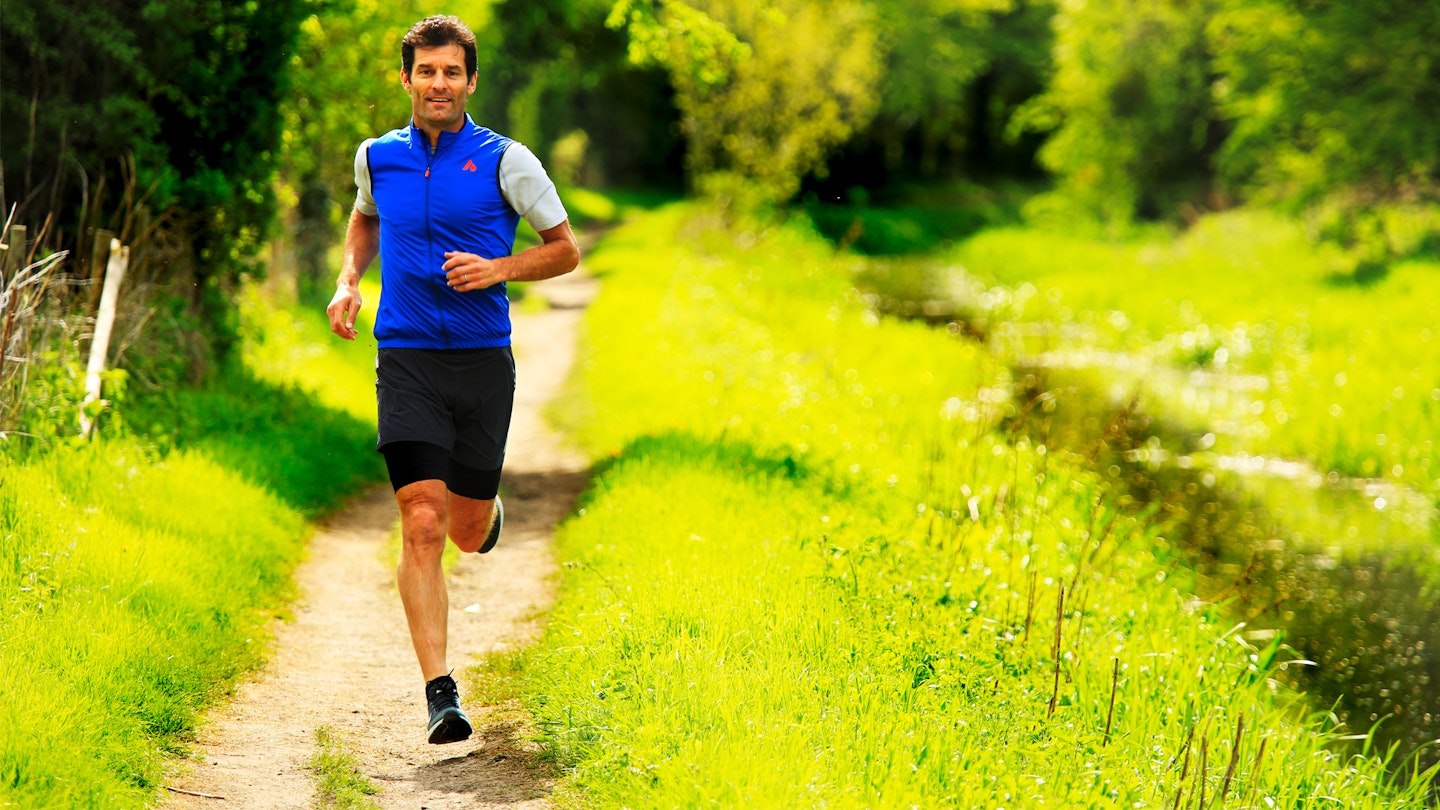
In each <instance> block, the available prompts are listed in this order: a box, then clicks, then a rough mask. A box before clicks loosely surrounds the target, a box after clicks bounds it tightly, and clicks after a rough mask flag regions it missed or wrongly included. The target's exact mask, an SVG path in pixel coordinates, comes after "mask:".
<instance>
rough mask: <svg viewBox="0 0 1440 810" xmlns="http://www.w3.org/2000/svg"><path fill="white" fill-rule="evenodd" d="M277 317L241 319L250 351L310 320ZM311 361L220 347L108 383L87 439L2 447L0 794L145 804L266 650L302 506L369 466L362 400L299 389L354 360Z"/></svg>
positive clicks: (306, 336)
mask: <svg viewBox="0 0 1440 810" xmlns="http://www.w3.org/2000/svg"><path fill="white" fill-rule="evenodd" d="M270 317H271V318H272V319H280V318H284V317H290V318H293V319H295V320H297V321H303V320H304V319H305V318H306V317H308V316H305V315H293V316H284V315H283V314H282V313H280V312H278V311H277V312H272V313H271V315H270ZM252 324H253V321H252ZM274 327H275V323H270V324H268V325H267V324H259V325H255V326H254V329H257V330H259V331H260V332H263V336H264V337H265V340H266V341H267V342H266V351H267V352H273V353H289V354H292V355H293V351H292V350H294V349H296V348H298V347H299V346H300V345H301V344H302V343H304V342H312V341H320V340H323V333H315V332H313V331H312V332H308V333H307V332H305V331H304V330H300V331H296V332H284V331H281V330H277V329H275V328H274ZM287 335H289V337H287ZM256 337H257V335H255V334H252V339H255V338H256ZM337 342H338V341H337ZM347 362H349V363H350V365H349V366H347ZM309 368H311V369H312V370H313V372H312V373H309V374H307V375H305V378H304V379H302V381H301V382H295V381H294V380H293V378H292V379H291V381H289V382H282V381H281V380H282V377H283V375H282V374H280V373H279V372H276V371H274V370H273V369H272V370H267V369H266V368H264V367H263V364H260V363H257V364H256V366H255V367H250V368H247V367H236V368H234V369H231V370H229V371H228V372H226V373H225V374H222V375H221V376H220V377H219V378H218V379H217V380H216V381H214V382H213V383H212V384H211V385H210V386H208V387H206V388H204V389H201V390H194V391H183V392H175V393H172V394H165V395H155V396H150V397H143V398H139V399H137V400H135V401H129V400H126V401H124V402H122V403H121V405H120V406H119V409H118V416H119V419H118V420H117V419H115V418H111V419H110V420H109V421H108V422H106V423H104V424H105V425H106V430H105V432H104V435H103V440H101V441H96V442H93V443H91V444H85V445H79V446H72V445H70V444H66V443H63V442H62V443H56V444H54V445H53V446H52V447H51V448H50V449H49V450H47V451H45V452H35V453H30V454H28V455H27V457H26V459H25V460H24V461H23V462H22V461H19V460H17V459H16V458H13V457H9V456H0V575H3V579H0V581H3V582H4V583H5V584H4V585H3V586H0V672H3V673H4V677H3V678H0V806H16V807H21V808H40V807H43V808H57V809H63V808H90V807H100V806H104V807H135V808H139V807H145V806H148V805H149V804H150V803H151V802H152V801H153V799H154V795H155V792H156V790H157V788H158V785H159V784H160V780H161V778H162V776H163V771H164V768H165V765H166V762H167V760H168V758H170V757H172V756H174V755H176V754H177V753H180V752H182V751H184V750H185V748H186V746H187V745H188V744H189V743H190V742H191V741H192V740H193V734H194V729H195V724H196V722H197V719H198V717H199V712H200V711H201V710H202V709H203V708H204V707H206V706H208V705H210V704H211V703H213V702H214V701H215V700H217V699H218V698H220V697H221V696H222V695H223V694H224V693H225V692H226V691H227V690H228V689H229V688H230V687H231V685H232V684H233V683H234V681H235V679H236V678H237V677H238V676H239V675H240V674H241V673H242V672H244V671H245V670H247V669H249V668H251V667H254V666H255V665H257V664H258V663H260V662H261V661H262V660H263V658H264V655H265V648H266V640H267V639H266V626H267V624H268V622H269V621H270V620H271V618H272V617H274V616H275V615H277V613H281V612H283V611H284V609H285V608H284V606H285V604H286V602H287V600H288V598H289V596H290V594H291V587H292V585H291V578H290V575H291V572H292V571H293V569H294V566H295V565H296V563H297V562H298V560H299V558H300V556H301V554H302V552H303V548H304V544H305V541H306V539H307V537H308V535H309V527H308V524H307V523H306V521H305V519H304V518H305V516H306V515H315V514H320V513H323V512H324V511H326V510H328V509H331V508H333V507H334V506H335V505H336V504H338V503H339V502H341V501H342V500H343V499H345V498H346V497H348V496H349V495H351V494H352V493H354V491H355V490H356V489H357V488H358V487H359V486H360V485H361V484H363V483H365V482H368V481H373V480H376V479H377V478H378V477H379V474H380V466H379V465H378V464H377V463H376V462H375V460H374V458H375V455H376V454H375V453H374V445H373V435H374V434H373V430H374V427H373V417H371V420H370V421H369V422H368V423H367V421H366V420H365V419H363V418H361V417H359V416H356V415H351V414H347V413H343V412H340V411H337V410H335V409H334V408H331V407H325V406H324V405H323V404H321V403H320V402H319V401H318V396H317V395H315V394H313V393H311V391H313V390H315V389H316V388H319V387H322V386H323V385H324V381H325V380H327V379H333V378H334V376H335V375H345V374H353V373H356V372H354V371H353V370H347V369H353V361H346V360H344V359H343V358H340V357H337V356H335V355H333V354H332V355H325V354H323V353H322V354H320V355H316V356H313V357H312V358H311V361H310V365H309ZM307 380H308V382H307ZM302 383H303V384H302ZM306 386H311V387H308V388H307V387H306Z"/></svg>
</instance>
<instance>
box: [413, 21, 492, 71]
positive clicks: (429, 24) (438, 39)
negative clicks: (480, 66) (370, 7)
mask: <svg viewBox="0 0 1440 810" xmlns="http://www.w3.org/2000/svg"><path fill="white" fill-rule="evenodd" d="M446 45H459V46H460V47H461V48H462V49H463V50H464V51H465V78H466V79H469V78H470V77H471V76H474V75H475V69H476V67H475V64H476V63H475V34H473V33H471V31H470V27H469V26H468V25H466V24H465V23H463V22H461V21H460V18H459V17H455V16H451V15H449V14H435V15H432V16H430V17H426V18H425V19H423V20H421V21H420V22H417V23H415V24H414V25H412V26H410V30H409V31H408V32H406V34H405V38H404V39H402V40H400V69H401V70H403V71H405V75H406V76H409V75H410V69H411V68H413V67H414V66H415V49H416V48H441V47H444V46H446Z"/></svg>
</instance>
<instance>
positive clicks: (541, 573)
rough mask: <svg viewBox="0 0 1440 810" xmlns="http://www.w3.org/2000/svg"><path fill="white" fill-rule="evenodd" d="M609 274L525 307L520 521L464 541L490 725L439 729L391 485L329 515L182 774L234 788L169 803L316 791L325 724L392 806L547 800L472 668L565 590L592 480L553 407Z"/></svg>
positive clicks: (458, 663) (456, 649)
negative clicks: (279, 610) (551, 414)
mask: <svg viewBox="0 0 1440 810" xmlns="http://www.w3.org/2000/svg"><path fill="white" fill-rule="evenodd" d="M594 287H595V282H594V280H593V279H591V278H589V277H587V276H585V275H583V274H581V273H574V274H570V275H568V276H562V277H561V278H558V279H552V280H550V281H547V282H542V283H540V284H536V285H532V286H531V290H530V292H531V293H532V294H537V295H542V296H544V297H545V298H546V299H547V300H549V301H550V302H551V308H550V309H549V310H548V311H546V312H543V313H538V314H523V315H517V316H516V318H515V358H516V364H517V367H518V378H519V390H518V392H517V395H516V403H515V415H514V418H513V421H512V424H511V431H510V443H509V448H510V449H509V453H508V455H507V459H506V468H505V477H504V480H503V481H502V484H501V492H502V494H503V495H504V497H505V503H506V510H505V533H504V535H503V537H502V538H501V540H500V545H499V546H497V547H496V549H495V550H494V551H492V552H491V553H489V554H486V555H484V556H479V555H463V556H462V558H461V559H460V561H459V562H458V563H456V565H455V567H454V569H453V570H452V572H451V577H450V647H449V649H450V664H451V665H452V666H454V667H455V668H456V670H457V672H456V675H457V680H458V681H460V683H461V699H462V701H466V710H467V711H468V712H469V713H470V715H471V718H472V719H473V720H474V721H475V723H476V734H475V736H473V737H471V738H470V739H469V740H467V741H465V742H463V743H458V744H454V745H445V746H433V745H428V744H426V742H425V736H424V731H425V706H424V697H423V695H424V692H423V689H424V684H423V681H422V680H421V677H420V670H419V667H418V666H417V665H416V663H415V657H414V652H413V650H412V648H411V646H410V638H409V635H408V633H407V632H406V630H405V619H404V615H403V613H402V611H401V607H400V601H399V597H398V596H397V595H396V593H395V590H394V568H393V565H392V564H391V562H390V561H389V560H387V559H384V548H385V545H386V543H387V542H388V539H389V536H390V533H391V530H392V527H393V525H394V523H395V521H396V519H397V517H398V514H397V511H396V508H395V501H394V496H393V495H392V494H391V492H390V489H389V487H388V486H382V487H379V488H376V489H374V490H372V491H370V492H369V493H367V494H366V495H365V497H363V498H362V499H360V500H358V501H357V502H356V503H355V504H354V505H352V506H351V507H349V508H347V509H346V510H345V511H344V512H342V513H341V514H339V515H337V516H336V517H335V518H334V519H333V520H331V521H330V522H329V523H328V524H327V525H325V526H323V527H321V529H320V530H319V533H318V534H317V536H316V537H315V539H314V541H313V543H312V544H311V552H310V557H309V559H308V560H307V561H306V562H305V563H304V564H303V565H302V566H301V567H300V569H299V571H298V573H297V580H298V582H299V586H300V591H301V597H300V600H299V602H298V603H297V604H296V606H295V614H296V615H295V619H294V621H292V622H289V623H285V624H280V625H278V626H277V628H276V648H275V655H274V658H273V659H272V661H271V662H270V664H269V666H267V667H266V669H265V670H264V671H263V672H261V673H259V674H258V675H257V676H256V677H254V678H252V679H250V680H248V681H246V682H245V683H244V684H242V685H241V687H240V688H239V690H238V692H237V695H236V698H235V700H234V702H233V703H232V704H231V705H229V706H227V707H225V708H223V709H221V710H219V711H217V712H215V713H214V714H213V715H212V717H211V718H210V720H209V722H208V723H207V724H206V726H205V727H204V729H203V730H202V732H201V739H200V742H201V748H202V751H203V756H202V758H200V759H199V761H197V762H193V763H186V764H185V765H184V766H183V767H182V769H181V772H179V773H177V774H176V775H175V776H174V777H173V778H172V779H171V780H170V782H169V786H170V787H171V788H174V789H177V790H183V791H188V792H189V793H200V794H207V795H209V796H212V797H223V799H220V798H204V797H199V796H193V795H189V794H188V793H177V792H173V791H168V790H167V791H166V792H165V795H164V796H162V801H163V803H162V805H161V806H162V807H164V808H170V809H171V810H188V808H201V807H203V808H225V809H226V810H231V809H232V808H254V810H287V809H288V808H310V807H313V806H314V804H313V802H314V798H315V789H314V780H313V776H312V773H311V771H310V770H309V767H308V766H309V762H310V760H311V758H312V757H313V756H314V754H315V752H316V736H315V731H316V729H317V728H318V727H320V726H328V727H330V728H331V729H332V730H334V731H335V732H337V734H338V735H339V737H340V738H341V740H342V741H343V746H344V748H345V749H346V750H348V751H350V752H352V753H353V754H354V755H355V756H356V758H357V759H358V760H359V761H360V763H361V770H362V771H363V773H364V774H365V775H366V776H367V777H369V778H370V779H371V780H372V781H373V782H375V783H376V784H378V785H380V786H381V788H382V790H381V792H380V794H379V795H378V796H377V797H376V798H377V800H378V802H379V804H380V806H381V807H384V808H386V810H390V808H407V809H408V810H419V809H420V808H425V810H447V809H449V808H456V809H458V808H490V807H506V808H539V807H547V806H548V804H549V803H548V801H547V799H546V797H547V795H548V793H549V790H550V782H549V774H548V773H547V772H546V770H545V768H544V767H543V766H541V765H540V764H539V763H537V761H536V759H535V756H534V754H533V752H531V751H528V750H526V749H525V748H524V746H523V745H522V743H521V742H520V741H519V740H518V739H517V736H516V734H515V731H514V729H513V728H511V727H510V726H508V725H507V724H505V723H503V722H501V721H496V720H491V719H488V718H487V714H488V712H487V711H486V710H485V708H484V707H482V706H478V705H476V704H474V703H473V702H470V701H469V699H468V695H467V690H466V689H465V681H464V679H462V678H460V677H459V675H460V672H459V670H461V669H462V668H463V667H465V666H466V665H467V664H470V663H473V661H474V656H480V655H484V654H486V653H489V652H491V651H495V650H500V649H504V648H506V647H509V646H513V645H517V644H524V643H526V642H528V641H529V640H531V639H533V638H534V636H535V635H536V633H537V631H538V629H539V627H538V624H537V622H536V618H535V617H536V616H537V615H538V614H539V613H540V612H541V611H543V609H544V608H545V607H546V606H547V605H548V604H549V602H550V600H551V591H550V586H551V574H552V572H553V570H554V567H555V563H554V561H553V559H552V555H551V535H552V532H553V531H554V528H555V526H556V524H557V523H558V522H559V521H560V520H562V519H563V518H564V517H565V516H566V515H567V514H568V513H569V511H570V510H571V508H572V506H573V504H574V502H575V498H576V497H577V496H578V495H579V493H580V491H581V490H582V488H583V486H584V483H585V479H586V473H585V469H586V464H585V461H584V459H583V458H582V457H580V456H578V455H577V454H575V453H573V452H571V451H569V450H567V449H566V448H564V447H563V446H562V445H561V443H560V440H559V438H558V437H557V436H556V435H554V433H553V432H552V431H551V430H550V429H549V427H548V426H547V425H546V424H545V422H544V419H543V416H542V413H541V411H542V408H543V406H544V405H545V403H547V402H548V401H549V400H550V399H552V398H553V397H554V396H556V394H557V392H558V390H559V388H560V386H561V384H562V383H563V382H564V380H565V378H566V376H567V375H568V373H569V369H570V366H571V363H572V361H573V357H574V349H575V333H576V327H577V324H578V321H579V315H580V312H581V310H582V309H583V307H584V305H585V304H586V303H587V302H588V301H589V300H590V298H591V297H592V296H593V293H594Z"/></svg>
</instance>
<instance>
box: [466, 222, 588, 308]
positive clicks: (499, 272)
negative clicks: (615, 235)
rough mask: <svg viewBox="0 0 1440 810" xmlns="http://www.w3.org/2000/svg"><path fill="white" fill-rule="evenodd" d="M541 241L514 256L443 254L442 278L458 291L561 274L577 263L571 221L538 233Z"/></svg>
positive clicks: (578, 252) (577, 252) (578, 257)
mask: <svg viewBox="0 0 1440 810" xmlns="http://www.w3.org/2000/svg"><path fill="white" fill-rule="evenodd" d="M539 234H540V239H541V242H540V244H538V245H536V246H534V247H532V248H528V249H526V250H522V251H520V252H519V253H516V254H515V255H514V256H502V257H500V258H498V259H486V258H482V257H480V256H476V255H475V254H473V253H461V252H451V253H446V254H445V264H444V265H443V269H444V270H445V277H446V278H447V279H449V281H448V283H449V284H450V286H451V287H453V288H454V289H456V290H458V291H460V292H466V291H469V290H481V289H484V288H486V287H489V286H491V285H494V284H499V283H500V282H502V281H539V280H541V279H546V278H554V277H555V276H560V275H564V274H565V273H568V272H570V271H571V270H574V269H575V267H576V265H578V264H579V263H580V245H579V244H577V243H576V241H575V234H574V232H573V231H571V230H570V222H569V220H566V221H565V222H562V223H560V224H559V225H556V226H555V227H553V228H546V229H545V230H543V231H540V232H539Z"/></svg>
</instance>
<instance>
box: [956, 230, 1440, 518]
mask: <svg viewBox="0 0 1440 810" xmlns="http://www.w3.org/2000/svg"><path fill="white" fill-rule="evenodd" d="M1416 216H1418V215H1417V214H1415V213H1413V212H1412V214H1411V217H1416ZM1432 216H1433V215H1432ZM1406 221H1407V217H1406V216H1404V215H1402V214H1401V213H1399V212H1391V213H1390V215H1389V217H1388V219H1387V223H1388V224H1387V225H1386V226H1385V228H1386V229H1387V230H1388V231H1390V232H1393V233H1395V234H1397V235H1399V234H1409V238H1412V239H1414V238H1419V237H1418V235H1419V234H1421V233H1425V232H1426V231H1427V230H1428V229H1429V228H1430V227H1432V225H1433V220H1432V219H1426V218H1420V219H1419V221H1418V222H1414V223H1411V224H1409V225H1406V224H1404V223H1405V222H1406ZM1397 238H1401V237H1398V236H1397ZM934 267H935V268H936V269H937V271H938V272H940V273H941V274H942V275H943V276H944V277H945V281H943V282H940V283H939V286H941V287H944V288H945V289H948V290H949V291H950V293H951V294H952V295H963V296H964V297H965V298H967V300H970V301H972V302H973V301H975V300H977V299H978V297H979V296H978V295H976V294H975V293H973V292H968V291H969V290H971V289H975V290H979V291H981V292H983V293H989V294H990V295H989V297H990V299H991V300H994V301H999V300H1010V301H1019V302H1021V303H1020V304H1019V306H1018V307H1017V308H1016V311H1015V313H1014V317H1016V318H1017V319H1018V320H1021V321H1024V322H1025V323H1026V324H1027V326H1026V327H1025V328H1024V329H1014V330H1012V332H1011V336H1010V337H1008V338H1007V337H1005V336H1004V335H999V336H998V337H997V339H1000V340H1002V341H1016V345H1015V347H1014V348H1015V349H1016V350H1018V351H1021V352H1024V353H1034V352H1037V351H1042V350H1045V349H1046V348H1047V343H1048V344H1051V345H1050V348H1056V349H1058V348H1060V347H1058V346H1054V345H1053V343H1054V342H1055V338H1054V337H1053V335H1057V334H1060V333H1065V334H1068V335H1071V336H1072V338H1071V340H1070V341H1068V344H1069V345H1067V346H1066V347H1065V349H1066V350H1067V351H1072V352H1087V351H1096V352H1099V353H1100V354H1099V355H1096V356H1097V358H1098V357H1100V356H1103V353H1105V352H1113V351H1123V352H1127V353H1130V354H1131V355H1133V356H1135V357H1136V358H1137V359H1138V365H1136V366H1135V368H1136V372H1135V375H1134V377H1135V379H1134V380H1133V384H1135V385H1138V386H1140V387H1141V388H1142V389H1143V390H1146V391H1148V392H1150V393H1149V395H1151V396H1156V397H1159V398H1160V399H1161V401H1162V402H1166V403H1169V405H1168V406H1167V407H1166V410H1167V411H1170V412H1172V418H1179V419H1180V420H1181V421H1182V422H1184V423H1186V424H1192V425H1194V426H1195V427H1196V428H1197V429H1201V431H1202V432H1205V431H1209V430H1214V431H1215V432H1216V434H1217V436H1218V444H1217V445H1216V449H1217V452H1227V453H1241V452H1243V453H1250V454H1253V455H1260V456H1266V457H1270V456H1279V457H1284V458H1304V459H1309V460H1310V462H1311V463H1312V464H1314V465H1315V466H1316V467H1317V468H1319V469H1320V470H1322V471H1324V472H1328V471H1330V470H1337V471H1339V472H1341V473H1344V474H1346V475H1354V476H1361V477H1375V476H1384V477H1386V478H1389V479H1392V480H1395V481H1399V482H1402V483H1405V484H1407V485H1409V486H1411V487H1414V488H1415V489H1417V490H1418V491H1420V492H1423V493H1433V492H1435V491H1436V489H1437V487H1440V455H1437V450H1436V448H1435V447H1434V443H1433V442H1432V441H1431V440H1430V437H1431V436H1433V435H1435V433H1436V431H1437V430H1440V423H1437V422H1436V419H1437V418H1440V408H1437V407H1436V405H1435V398H1436V397H1440V390H1436V389H1435V386H1434V385H1433V382H1434V380H1436V379H1440V365H1437V363H1436V360H1435V352H1434V350H1433V348H1432V345H1433V341H1434V340H1435V339H1437V336H1436V335H1434V334H1432V330H1430V329H1429V328H1428V327H1424V328H1420V327H1417V326H1416V324H1428V323H1429V316H1428V315H1427V314H1426V313H1427V312H1428V309H1429V307H1430V306H1431V303H1430V302H1432V301H1433V300H1435V299H1436V296H1440V286H1437V283H1436V272H1435V271H1436V267H1437V265H1436V263H1435V261H1434V260H1433V258H1431V259H1426V260H1421V259H1412V260H1408V261H1404V262H1397V263H1394V264H1392V265H1389V266H1388V272H1386V273H1383V274H1380V275H1378V276H1373V277H1368V278H1366V277H1362V278H1356V277H1355V276H1354V275H1352V274H1351V271H1350V263H1349V261H1348V259H1347V257H1346V256H1345V255H1344V254H1343V253H1342V251H1341V249H1340V248H1338V247H1336V246H1334V245H1326V246H1322V247H1320V248H1316V247H1315V246H1314V245H1312V244H1311V241H1310V237H1309V236H1308V235H1307V231H1306V229H1305V228H1304V227H1302V226H1301V224H1300V223H1299V222H1297V221H1295V220H1294V219H1291V218H1284V217H1281V216H1279V215H1276V214H1274V213H1266V212H1263V211H1253V210H1252V211H1235V212H1230V213H1226V214H1223V215H1214V216H1210V217H1206V218H1204V219H1202V220H1201V221H1200V222H1199V223H1198V224H1197V225H1196V226H1194V227H1193V228H1192V229H1191V230H1189V231H1188V232H1186V233H1185V234H1184V235H1183V236H1182V237H1180V238H1176V237H1175V235H1174V234H1173V233H1169V232H1159V233H1156V232H1145V231H1139V232H1134V233H1132V234H1131V235H1130V236H1129V237H1127V238H1125V239H1121V240H1103V241H1102V240H1096V239H1092V238H1087V237H1083V236H1076V235H1067V234H1064V233H1059V232H1055V231H1047V230H1039V229H1033V228H1030V229H1027V228H1007V229H997V230H993V231H987V232H984V233H980V234H977V235H976V236H974V237H973V238H972V239H970V240H968V241H966V242H964V243H962V244H960V245H957V246H956V248H955V249H954V250H953V251H951V252H949V253H947V254H944V255H943V256H942V258H941V259H940V260H939V261H937V262H936V264H935V265H934ZM958 267H964V268H965V272H963V273H962V272H961V271H958V270H956V269H955V268H958ZM942 268H943V269H942ZM982 317H983V315H982ZM1044 324H1049V326H1045V325H1044ZM1027 329H1028V330H1029V331H1028V334H1031V337H1029V338H1025V339H1023V340H1022V339H1021V337H1020V336H1021V335H1022V334H1027V332H1026V330H1027ZM1047 335H1049V336H1052V337H1046V336H1047ZM1222 350H1223V351H1222ZM1166 367H1169V368H1170V369H1171V373H1167V372H1165V371H1164V370H1163V369H1164V368H1166ZM1192 370H1201V371H1203V372H1206V373H1215V374H1218V375H1220V376H1219V377H1218V378H1217V381H1216V382H1215V383H1214V384H1213V385H1211V386H1199V385H1197V384H1196V383H1195V382H1194V381H1192V380H1191V378H1190V376H1189V375H1190V372H1191V371H1192ZM1249 375H1260V377H1261V379H1263V380H1264V383H1263V386H1262V387H1260V388H1258V389H1255V390H1254V391H1253V393H1252V394H1249V395H1244V396H1242V395H1240V393H1239V392H1238V391H1230V390H1226V387H1225V386H1226V384H1227V381H1237V380H1239V379H1240V378H1242V377H1243V378H1250V377H1249ZM1250 379H1252V385H1260V383H1257V382H1254V381H1253V378H1250ZM1235 384H1237V385H1238V384H1239V383H1238V382H1235ZM1163 391H1169V392H1170V393H1169V394H1164V393H1162V392H1163ZM1182 402H1186V403H1189V404H1188V405H1187V406H1184V407H1182V406H1181V403H1182ZM1185 411H1193V413H1192V414H1191V415H1190V416H1186V417H1180V416H1179V414H1180V413H1183V412H1185ZM1221 425H1224V426H1225V427H1224V428H1223V429H1222V428H1221V427H1220V426H1221Z"/></svg>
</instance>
